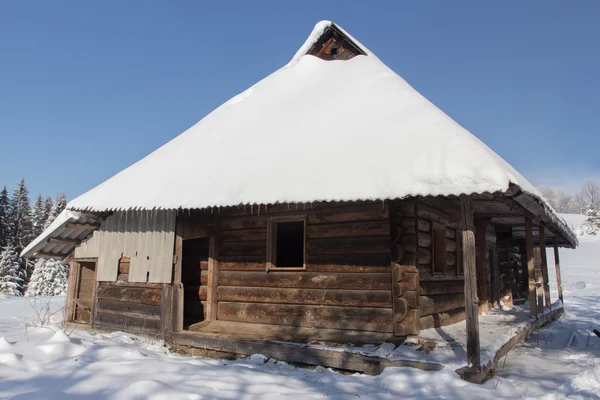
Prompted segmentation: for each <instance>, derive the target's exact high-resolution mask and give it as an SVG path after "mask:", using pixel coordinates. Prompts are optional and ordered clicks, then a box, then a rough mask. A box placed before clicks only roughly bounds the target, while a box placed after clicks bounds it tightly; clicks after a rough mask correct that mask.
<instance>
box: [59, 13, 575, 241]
mask: <svg viewBox="0 0 600 400" xmlns="http://www.w3.org/2000/svg"><path fill="white" fill-rule="evenodd" d="M330 26H335V28H336V29H338V30H339V31H341V32H343V34H345V35H346V36H347V38H348V39H350V40H351V41H353V42H354V44H355V45H356V46H357V47H358V48H360V49H361V51H363V52H364V53H365V55H358V56H356V57H354V58H351V59H349V60H344V61H325V60H322V59H320V58H317V57H314V56H312V55H306V52H307V50H308V49H309V48H310V47H311V46H312V45H313V44H314V43H315V41H317V40H318V39H319V37H320V36H321V35H322V34H323V32H324V31H325V30H326V29H327V28H328V27H330ZM511 184H513V185H517V186H518V187H520V188H521V189H523V190H524V191H525V192H527V193H530V194H532V195H534V196H535V197H537V198H539V199H542V197H541V195H540V194H539V193H538V191H537V190H536V189H535V188H534V187H533V185H531V184H530V183H529V182H528V181H527V180H526V179H525V178H524V177H523V176H522V175H521V174H519V173H518V172H517V171H516V170H515V169H514V168H512V167H511V166H510V165H509V164H508V163H507V162H506V161H504V160H503V159H502V158H501V157H500V156H498V155H497V154H496V153H494V152H493V151H492V150H491V149H490V148H489V147H487V146H486V145H485V144H484V143H483V142H482V141H481V140H479V139H478V138H477V137H475V136H474V135H473V134H471V133H470V132H469V131H467V130H466V129H465V128H463V127H462V126H460V125H459V124H458V123H456V122H455V121H454V120H453V119H452V118H450V117H449V116H448V115H446V114H445V113H444V112H443V111H441V110H440V109H439V108H437V107H436V106H435V105H433V104H432V103H431V102H429V101H428V100H427V99H426V98H425V97H423V96H422V95H421V94H420V93H419V92H417V91H416V90H415V89H413V88H412V87H411V86H410V85H409V84H408V83H407V82H406V81H405V80H404V79H402V78H401V77H400V76H398V75H397V74H396V73H395V72H394V71H392V70H391V69H390V68H388V67H387V66H386V65H385V64H384V63H383V62H381V61H380V60H379V59H378V58H377V57H376V56H375V55H374V54H373V53H372V52H371V51H369V50H368V49H367V48H366V47H365V46H363V45H362V44H361V43H360V42H358V41H356V40H355V39H354V38H352V36H350V35H349V34H347V33H346V32H344V31H343V30H342V29H341V28H339V27H337V26H336V25H334V24H332V22H329V21H322V22H319V23H318V24H317V25H316V26H315V28H314V30H313V32H312V33H311V34H310V36H309V37H308V39H307V41H306V42H305V43H304V44H303V45H302V47H301V48H300V50H299V51H298V52H297V53H296V55H295V56H294V57H293V59H292V60H291V61H290V62H289V63H288V64H287V65H285V66H284V67H282V68H280V69H279V70H277V71H275V72H274V73H272V74H271V75H269V76H268V77H266V78H264V79H263V80H262V81H260V82H258V83H256V84H255V85H253V86H251V87H250V88H249V89H247V90H246V91H244V92H242V93H240V94H239V95H237V96H235V97H233V98H232V99H230V100H229V101H227V102H226V103H224V104H223V105H222V106H220V107H219V108H217V109H216V110H214V111H213V112H211V113H210V114H209V115H207V116H206V117H205V118H203V119H202V120H201V121H199V122H198V123H197V124H195V125H194V126H192V127H191V128H189V129H188V130H187V131H185V132H183V133H182V134H181V135H179V136H178V137H176V138H175V139H173V140H171V141H170V142H168V143H167V144H165V145H164V146H162V147H161V148H159V149H158V150H156V151H154V152H153V153H151V154H150V155H148V156H146V157H145V158H143V159H142V160H140V161H138V162H137V163H135V164H133V165H132V166H130V167H128V168H126V169H125V170H123V171H121V172H120V173H118V174H117V175H115V176H113V177H112V178H110V179H108V180H107V181H105V182H103V183H101V184H100V185H98V186H97V187H95V188H94V189H92V190H90V191H88V192H87V193H84V194H83V195H81V196H79V197H77V198H76V199H74V200H73V201H71V202H70V203H69V204H68V206H67V207H68V208H69V209H73V210H80V211H110V210H127V209H179V208H184V209H185V208H187V209H193V208H207V207H224V206H235V205H240V204H273V203H286V202H289V203H308V202H313V201H351V200H367V199H372V200H382V199H396V198H403V197H406V196H415V195H433V196H435V195H460V194H463V193H466V194H471V193H484V192H491V193H493V192H504V191H506V190H507V189H508V188H509V186H510V185H511ZM542 201H543V200H542ZM550 210H551V209H550ZM551 212H552V213H553V211H551ZM565 226H566V224H565ZM567 229H568V228H567Z"/></svg>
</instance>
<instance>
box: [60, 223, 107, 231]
mask: <svg viewBox="0 0 600 400" xmlns="http://www.w3.org/2000/svg"><path fill="white" fill-rule="evenodd" d="M100 226H101V224H79V223H77V222H71V223H68V224H65V229H98V228H100Z"/></svg>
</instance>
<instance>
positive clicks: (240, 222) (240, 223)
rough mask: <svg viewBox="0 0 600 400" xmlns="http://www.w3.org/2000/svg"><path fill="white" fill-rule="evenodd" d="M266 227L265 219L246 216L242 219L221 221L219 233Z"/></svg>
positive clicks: (263, 217)
mask: <svg viewBox="0 0 600 400" xmlns="http://www.w3.org/2000/svg"><path fill="white" fill-rule="evenodd" d="M266 227H267V217H265V216H261V217H259V216H247V217H243V218H232V219H222V220H221V226H220V228H221V229H220V230H221V232H224V231H230V230H236V229H260V228H266Z"/></svg>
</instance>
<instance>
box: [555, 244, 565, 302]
mask: <svg viewBox="0 0 600 400" xmlns="http://www.w3.org/2000/svg"><path fill="white" fill-rule="evenodd" d="M554 267H555V268H556V287H557V288H558V298H559V299H560V301H561V303H563V304H564V301H563V300H564V299H563V288H562V280H561V278H560V257H559V254H558V240H557V239H556V238H554Z"/></svg>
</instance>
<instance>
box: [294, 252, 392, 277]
mask: <svg viewBox="0 0 600 400" xmlns="http://www.w3.org/2000/svg"><path fill="white" fill-rule="evenodd" d="M390 262H391V257H390V252H389V250H386V251H385V252H384V253H381V254H308V255H307V257H306V263H307V268H309V269H311V270H314V271H323V272H325V268H331V269H332V271H331V272H336V271H334V269H335V268H336V266H337V267H341V268H344V270H345V268H346V267H349V266H356V267H361V268H368V267H387V268H389V266H390ZM348 272H353V271H350V270H348ZM356 272H377V271H375V270H372V271H367V270H365V271H356Z"/></svg>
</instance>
